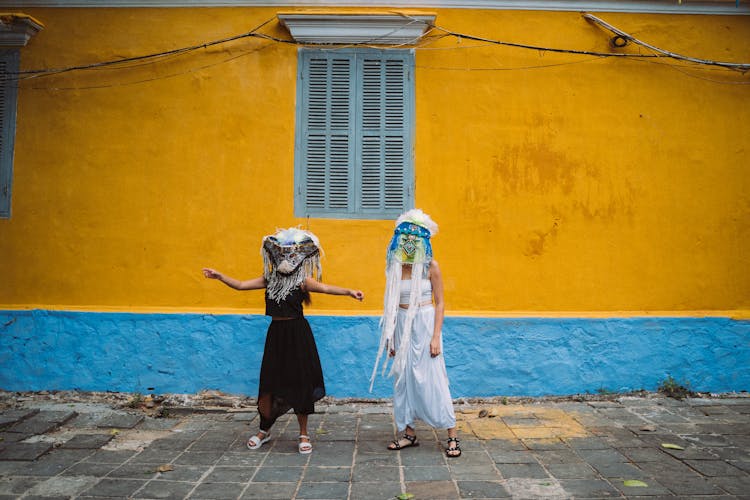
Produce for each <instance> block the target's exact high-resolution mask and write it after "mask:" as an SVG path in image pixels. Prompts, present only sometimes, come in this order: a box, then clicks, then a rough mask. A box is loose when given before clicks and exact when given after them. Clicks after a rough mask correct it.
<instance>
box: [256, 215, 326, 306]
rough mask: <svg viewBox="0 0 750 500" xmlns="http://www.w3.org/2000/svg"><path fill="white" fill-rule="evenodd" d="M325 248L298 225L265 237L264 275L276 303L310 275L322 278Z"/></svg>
mask: <svg viewBox="0 0 750 500" xmlns="http://www.w3.org/2000/svg"><path fill="white" fill-rule="evenodd" d="M321 253H322V249H321V248H320V242H319V241H318V238H317V237H316V236H315V235H314V234H313V233H311V232H309V231H304V230H302V229H299V228H296V227H290V228H289V229H282V230H279V231H277V232H276V233H275V234H273V235H269V236H266V237H264V238H263V246H262V248H261V255H262V256H263V277H264V278H265V279H266V290H267V291H268V296H269V297H270V298H271V299H273V300H275V301H276V302H281V301H282V300H284V299H285V298H286V297H287V296H288V295H289V294H290V293H291V292H292V290H294V289H295V288H296V287H298V286H300V284H302V282H303V281H304V280H305V278H307V277H317V279H318V280H320V279H321V278H322V276H323V270H322V268H321V264H320V255H321Z"/></svg>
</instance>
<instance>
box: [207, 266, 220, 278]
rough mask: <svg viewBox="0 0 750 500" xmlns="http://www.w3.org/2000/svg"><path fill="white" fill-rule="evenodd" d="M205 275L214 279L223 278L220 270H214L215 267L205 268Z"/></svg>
mask: <svg viewBox="0 0 750 500" xmlns="http://www.w3.org/2000/svg"><path fill="white" fill-rule="evenodd" d="M203 276H205V277H206V278H210V279H212V280H218V279H221V273H220V272H219V271H214V270H213V269H211V268H209V267H204V268H203Z"/></svg>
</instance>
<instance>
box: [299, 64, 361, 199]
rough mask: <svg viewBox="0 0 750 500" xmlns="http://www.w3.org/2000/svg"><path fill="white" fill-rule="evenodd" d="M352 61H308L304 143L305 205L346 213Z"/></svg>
mask: <svg viewBox="0 0 750 500" xmlns="http://www.w3.org/2000/svg"><path fill="white" fill-rule="evenodd" d="M351 72H352V61H351V59H350V58H343V59H342V58H328V57H319V58H314V59H310V60H309V64H308V71H307V74H308V81H307V85H306V91H307V100H306V102H307V115H306V120H305V122H306V127H305V128H306V130H307V138H306V141H305V153H306V154H305V157H306V159H305V162H304V163H305V167H306V168H305V170H306V175H305V206H306V207H307V208H308V209H319V210H328V209H343V210H346V209H348V207H349V204H350V198H351V174H350V172H351V170H352V168H351V165H352V157H353V151H352V144H351V139H350V137H351V126H350V123H351V114H352V112H351V102H352V78H351Z"/></svg>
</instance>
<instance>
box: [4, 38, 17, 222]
mask: <svg viewBox="0 0 750 500" xmlns="http://www.w3.org/2000/svg"><path fill="white" fill-rule="evenodd" d="M18 61H19V52H18V50H9V51H5V52H0V217H2V218H8V217H10V194H11V183H12V180H13V142H14V138H15V134H16V95H17V86H18V84H17V73H18Z"/></svg>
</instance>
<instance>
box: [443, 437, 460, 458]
mask: <svg viewBox="0 0 750 500" xmlns="http://www.w3.org/2000/svg"><path fill="white" fill-rule="evenodd" d="M451 443H453V444H455V445H456V446H453V447H452V446H451ZM458 443H459V440H458V438H451V437H449V438H448V447H447V448H446V449H445V456H446V457H448V458H457V457H460V456H461V447H460V446H459V445H458ZM456 452H458V453H456Z"/></svg>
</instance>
